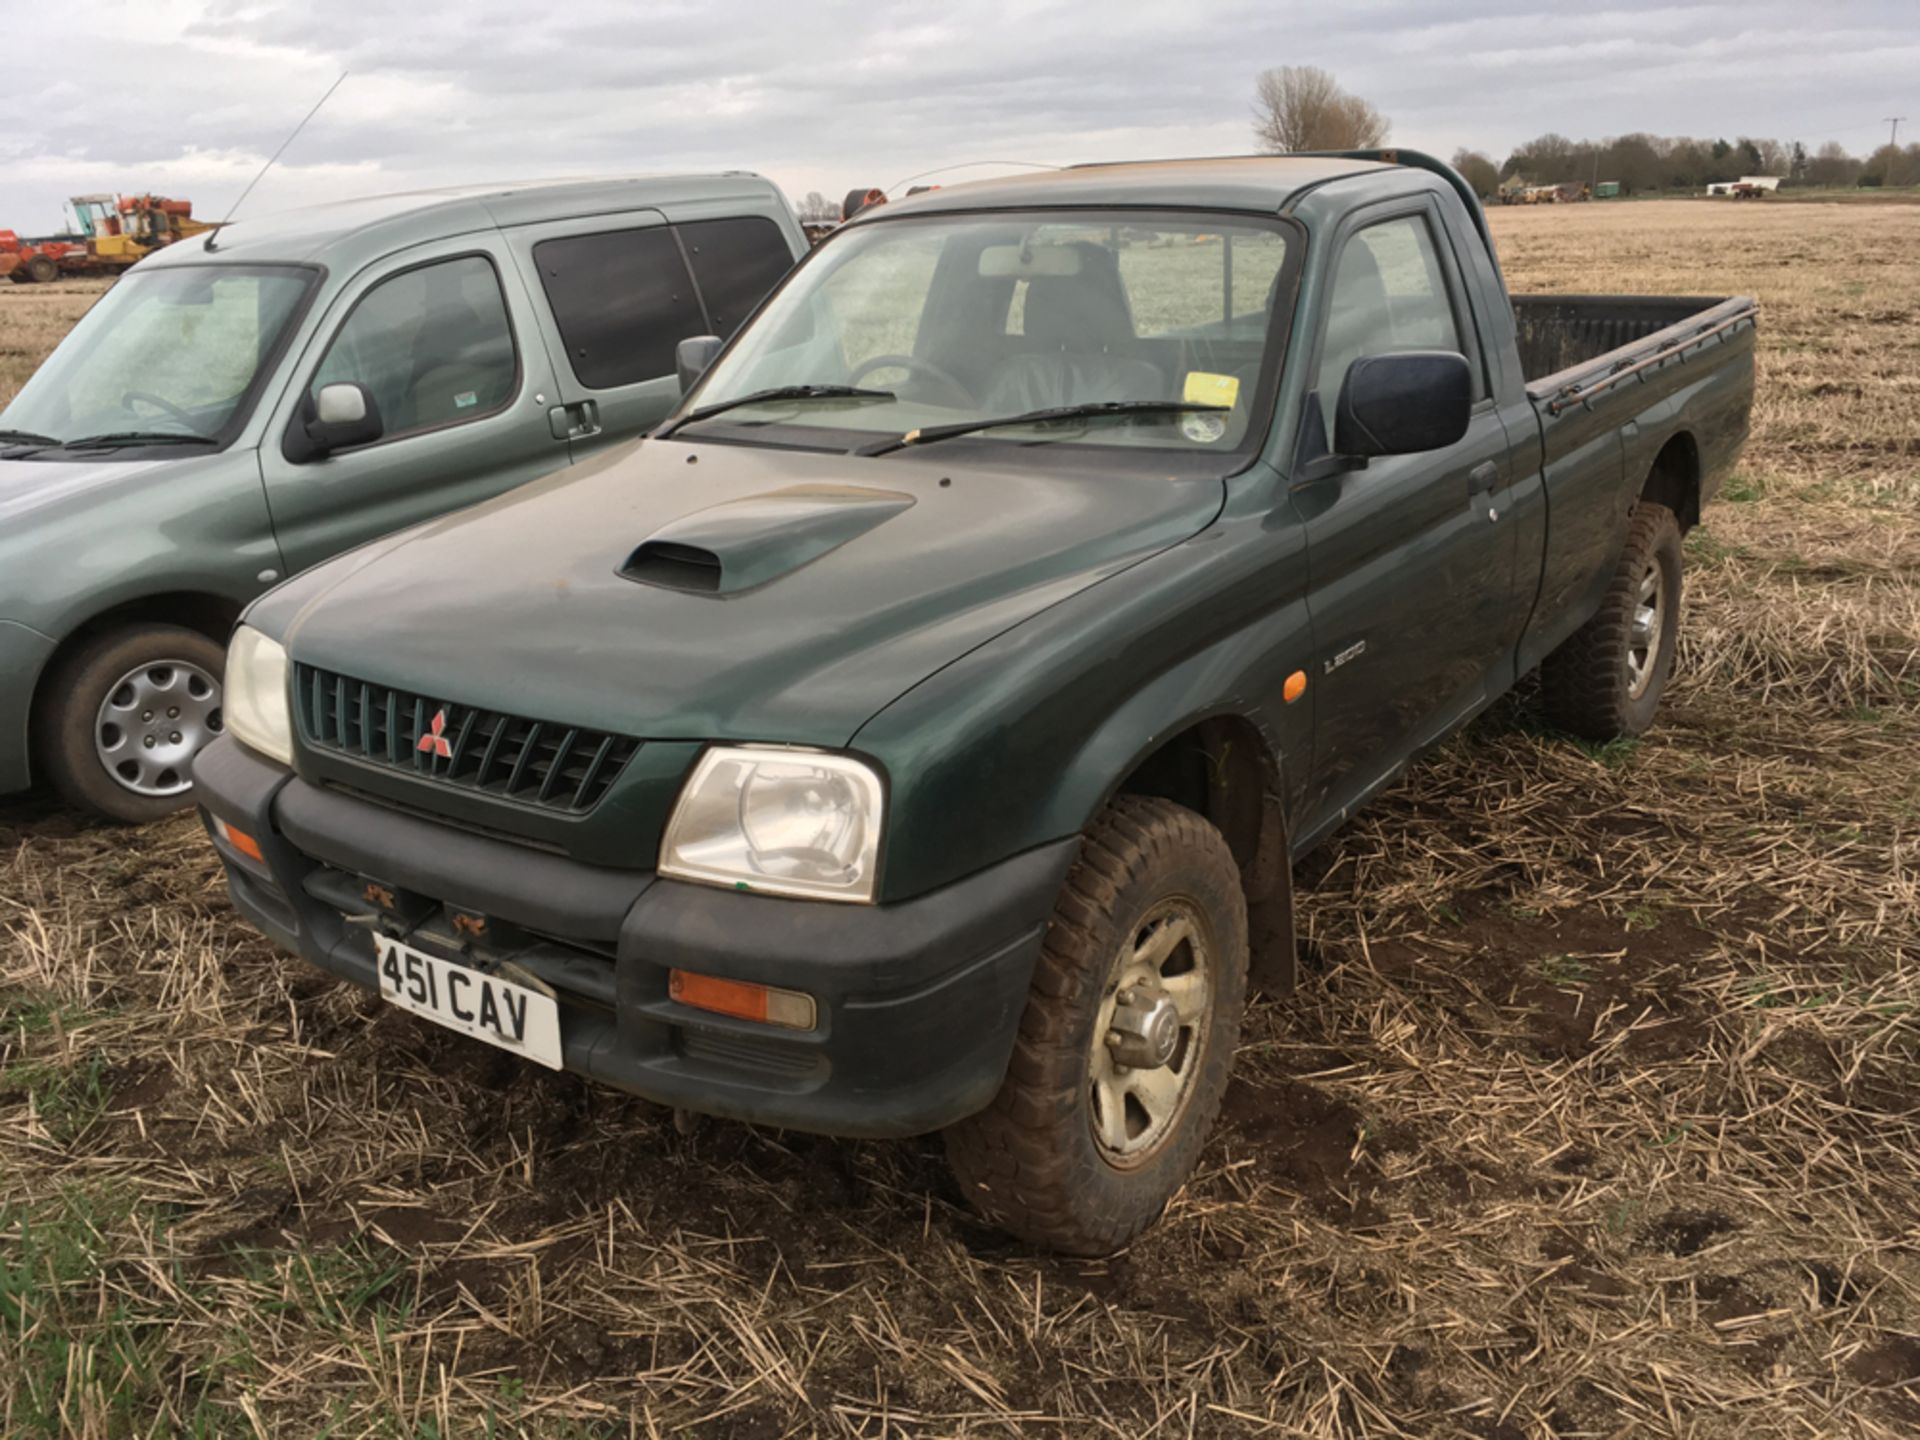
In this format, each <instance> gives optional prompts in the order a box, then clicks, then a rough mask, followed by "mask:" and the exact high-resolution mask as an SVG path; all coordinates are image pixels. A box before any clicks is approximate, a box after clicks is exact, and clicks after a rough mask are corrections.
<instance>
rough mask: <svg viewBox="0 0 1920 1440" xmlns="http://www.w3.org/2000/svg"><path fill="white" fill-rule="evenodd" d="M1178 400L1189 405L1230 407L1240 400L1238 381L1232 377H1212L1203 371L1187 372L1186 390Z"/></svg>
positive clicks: (1235, 377)
mask: <svg viewBox="0 0 1920 1440" xmlns="http://www.w3.org/2000/svg"><path fill="white" fill-rule="evenodd" d="M1180 398H1181V399H1182V400H1185V401H1186V402H1187V403H1188V404H1189V405H1226V406H1231V405H1232V404H1233V403H1234V401H1236V400H1238V399H1239V398H1240V381H1239V378H1238V377H1237V376H1233V375H1213V374H1209V373H1208V372H1207V371H1205V370H1189V371H1188V372H1187V388H1186V389H1185V390H1184V391H1182V392H1181V395H1180Z"/></svg>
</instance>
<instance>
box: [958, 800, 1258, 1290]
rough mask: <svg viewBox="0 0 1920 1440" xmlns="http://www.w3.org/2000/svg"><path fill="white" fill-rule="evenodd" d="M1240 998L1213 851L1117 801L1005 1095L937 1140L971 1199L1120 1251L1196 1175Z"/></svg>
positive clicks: (1187, 820) (1147, 804) (1084, 858)
mask: <svg viewBox="0 0 1920 1440" xmlns="http://www.w3.org/2000/svg"><path fill="white" fill-rule="evenodd" d="M1246 989H1247V911H1246V900H1245V897H1244V896H1243V894H1242V892H1241V889H1240V872H1239V867H1238V866H1237V865H1235V863H1234V859H1233V853H1232V852H1231V851H1230V850H1229V849H1228V848H1227V843H1226V840H1225V839H1224V838H1223V837H1222V836H1221V834H1220V832H1219V831H1218V830H1217V829H1215V828H1214V827H1213V826H1212V825H1210V824H1208V823H1207V821H1206V820H1204V819H1202V818H1201V817H1200V816H1199V815H1197V814H1195V813H1194V812H1193V811H1191V810H1188V809H1186V808H1185V807H1184V806H1181V805H1176V804H1174V803H1173V802H1172V801H1170V800H1161V799H1155V798H1150V797H1145V796H1122V797H1121V798H1119V799H1118V800H1116V801H1115V802H1114V803H1113V804H1112V805H1110V806H1109V807H1108V808H1107V809H1106V810H1105V811H1104V812H1103V813H1102V814H1101V815H1100V817H1099V818H1098V819H1097V820H1096V821H1095V822H1094V824H1093V825H1092V826H1091V827H1089V829H1088V830H1087V832H1086V835H1085V836H1084V838H1083V839H1082V841H1081V850H1080V857H1079V859H1078V860H1077V861H1076V862H1075V864H1074V867H1073V869H1072V871H1071V872H1070V873H1069V874H1068V876H1067V881H1066V885H1065V886H1064V887H1063V888H1062V890H1061V892H1060V899H1059V902H1058V904H1057V905H1056V907H1055V910H1054V916H1053V921H1052V924H1051V926H1050V927H1049V929H1048V932H1047V939H1046V943H1045V946H1044V947H1043V949H1042V951H1041V954H1040V961H1039V964H1038V966H1037V967H1036V968H1035V971H1034V977H1033V985H1032V988H1031V990H1030V991H1029V992H1028V997H1027V1008H1026V1011H1025V1013H1024V1014H1023V1016H1022V1017H1021V1021H1020V1033H1019V1038H1018V1040H1017V1041H1016V1042H1015V1046H1014V1054H1013V1060H1012V1063H1011V1065H1010V1066H1009V1067H1008V1074H1007V1079H1006V1083H1005V1084H1004V1085H1003V1086H1002V1087H1001V1090H1000V1093H999V1095H998V1096H996V1097H995V1099H994V1101H993V1103H992V1104H991V1105H989V1106H988V1107H987V1109H985V1110H984V1111H982V1112H981V1113H980V1114H978V1115H975V1116H972V1117H970V1118H969V1119H967V1120H964V1121H962V1122H960V1123H959V1124H958V1125H955V1126H953V1127H952V1128H951V1129H949V1130H948V1131H947V1155H948V1158H949V1160H950V1161H951V1163H952V1165H953V1168H954V1173H955V1174H956V1175H957V1176H958V1178H959V1181H960V1185H961V1188H962V1189H963V1190H964V1191H965V1192H966V1195H967V1198H968V1199H969V1200H970V1201H971V1202H972V1203H973V1205H974V1206H975V1208H976V1209H978V1210H979V1211H980V1212H981V1213H982V1214H983V1215H985V1216H986V1217H987V1218H988V1219H990V1220H992V1221H994V1222H995V1223H996V1224H998V1225H1001V1226H1003V1227H1004V1228H1006V1229H1008V1230H1010V1231H1012V1232H1013V1233H1015V1234H1016V1235H1019V1236H1021V1237H1022V1238H1024V1239H1027V1240H1031V1241H1035V1242H1037V1243H1039V1244H1042V1245H1047V1246H1050V1247H1052V1248H1053V1249H1056V1250H1062V1251H1066V1252H1068V1253H1070V1254H1078V1255H1103V1254H1107V1253H1110V1252H1111V1251H1114V1250H1117V1249H1118V1248H1119V1247H1121V1246H1122V1245H1125V1244H1126V1243H1127V1242H1128V1241H1129V1240H1131V1239H1132V1238H1133V1237H1134V1236H1135V1235H1137V1234H1139V1233H1140V1231H1141V1230H1143V1229H1145V1228H1146V1227H1147V1226H1148V1225H1149V1224H1151V1223H1152V1222H1153V1220H1154V1219H1155V1218H1156V1217H1157V1216H1158V1215H1159V1214H1160V1212H1161V1211H1162V1210H1163V1209H1164V1208H1165V1207H1166V1203H1167V1201H1168V1200H1169V1199H1171V1198H1172V1196H1173V1195H1174V1193H1175V1192H1176V1191H1178V1190H1179V1188H1180V1187H1181V1186H1182V1185H1183V1184H1185V1183H1186V1180H1187V1177H1188V1176H1189V1175H1190V1174H1191V1173H1192V1171H1193V1167H1194V1165H1195V1163H1196V1162H1197V1161H1198V1160H1199V1157H1200V1149H1201V1146H1202V1145H1203V1144H1204V1143H1205V1142H1206V1138H1207V1133H1208V1131H1209V1130H1210V1129H1211V1128H1212V1126H1213V1121H1214V1117H1215V1116H1216V1115H1217V1114H1218V1113H1219V1109H1220V1100H1221V1097H1222V1095H1224V1093H1225V1091H1226V1086H1227V1072H1228V1068H1229V1066H1230V1065H1231V1064H1232V1061H1233V1050H1234V1045H1235V1043H1236V1042H1237V1041H1238V1039H1239V1034H1240V1015H1241V1010H1242V1008H1243V1006H1244V1004H1245V1001H1246Z"/></svg>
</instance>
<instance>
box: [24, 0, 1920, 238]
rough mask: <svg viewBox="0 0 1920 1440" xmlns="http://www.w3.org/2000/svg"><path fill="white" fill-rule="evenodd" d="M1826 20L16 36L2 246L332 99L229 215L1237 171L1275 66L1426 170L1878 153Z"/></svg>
mask: <svg viewBox="0 0 1920 1440" xmlns="http://www.w3.org/2000/svg"><path fill="white" fill-rule="evenodd" d="M1822 18H1823V19H1825V20H1826V21H1828V22H1829V24H1828V25H1827V27H1826V28H1820V29H1816V28H1814V27H1813V26H1812V25H1811V24H1810V22H1809V19H1808V11H1807V9H1806V7H1805V6H1804V5H1802V4H1798V3H1784V0H1760V3H1752V4H1746V3H1734V0H1728V3H1712V4H1698V5H1677V6H1675V5H1664V4H1656V3H1652V0H1644V3H1640V0H1634V3H1627V0H1621V3H1616V4H1614V5H1612V6H1610V7H1608V8H1603V9H1599V10H1586V11H1574V10H1571V9H1569V8H1568V7H1565V6H1561V5H1557V4H1552V3H1550V0H1532V3H1523V0H1458V3H1455V4H1452V5H1450V6H1448V7H1447V8H1445V9H1444V10H1436V9H1435V7H1433V6H1432V5H1430V4H1422V3H1415V0H1362V3H1358V4H1349V5H1344V6H1340V7H1331V6H1326V5H1319V4H1315V5H1308V4H1304V3H1276V0H1194V3H1189V4H1187V5H1184V6H1180V5H1169V4H1167V3H1166V0H1155V3H1152V4H1146V3H1134V0H1112V3H1100V4H1095V3H1086V0H1078V3H1068V0H949V3H947V4H944V5H939V6H933V5H928V4H926V3H909V0H860V3H853V0H813V3H770V0H707V3H700V4H693V3H684V0H667V3H649V4H646V5H640V6H636V5H632V4H626V3H617V0H576V3H570V4H568V5H566V6H564V7H547V8H529V7H527V6H526V5H525V4H524V3H521V0H515V3H511V4H509V3H506V0H471V3H462V4H459V5H450V4H446V3H442V0H424V3H418V4H410V5H405V6H395V5H392V4H390V3H374V0H336V3H334V4H331V5H328V6H325V7H318V6H313V5H311V4H308V3H302V4H288V3H279V0H147V3H143V4H142V5H141V6H140V7H138V9H137V10H135V11H128V10H125V9H123V8H118V7H112V8H107V7H95V8H93V9H90V10H89V9H86V8H82V9H80V10H77V11H76V10H74V9H73V8H71V7H67V8H65V9H62V10H59V11H57V12H56V11H53V10H50V9H48V7H44V6H42V7H32V8H30V9H28V10H25V11H21V12H18V13H16V14H15V15H14V16H12V17H11V18H10V20H9V26H8V30H9V40H8V45H7V47H6V50H5V53H4V55H0V225H12V226H15V227H16V228H20V229H24V230H30V231H31V230H46V229H51V228H55V227H56V225H57V224H58V213H59V207H60V203H61V201H62V200H63V198H64V197H65V196H66V195H68V194H71V193H77V192H81V191H85V190H98V189H121V190H135V189H146V188H153V189H158V190H161V191H163V192H167V193H173V194H187V195H190V196H191V197H192V198H193V200H194V201H195V203H196V207H197V208H198V209H199V210H200V211H201V212H202V213H220V212H222V211H223V210H224V209H225V207H226V205H227V204H229V203H230V202H231V201H232V199H233V197H234V196H236V195H237V194H238V193H239V191H240V190H241V188H242V187H243V186H244V185H245V184H246V183H247V180H248V179H249V178H251V176H252V175H253V173H254V172H255V171H257V170H258V169H259V166H260V165H261V163H263V161H264V160H265V157H266V156H267V155H268V154H269V153H271V152H272V150H273V149H274V148H275V147H276V146H277V145H278V144H279V143H280V141H281V140H282V139H284V138H285V136H286V134H287V132H288V130H289V129H290V128H291V127H292V125H293V124H294V123H295V122H296V121H297V120H298V119H299V117H300V116H301V115H302V114H303V113H304V112H305V111H306V109H307V108H308V107H309V106H310V105H311V104H312V102H313V100H314V99H315V98H316V97H318V96H319V95H320V94H321V93H322V92H323V91H324V90H325V89H326V87H327V86H328V85H329V84H331V83H332V81H333V80H334V78H335V77H336V76H337V75H338V74H339V73H340V71H341V70H350V71H351V72H352V75H351V78H349V79H348V81H347V82H346V84H345V85H344V86H342V87H341V89H340V91H339V93H338V94H337V95H336V96H335V97H334V99H333V100H332V101H331V102H330V103H329V104H328V105H327V107H326V108H325V109H324V110H323V111H322V112H321V114H320V115H319V116H318V117H317V118H316V119H315V120H314V122H313V123H312V125H311V126H310V127H309V128H308V129H307V130H306V131H305V132H304V133H303V134H302V135H301V136H300V138H299V140H298V141H297V142H296V144H295V145H294V146H293V147H292V148H291V149H290V150H289V151H288V153H287V156H286V157H285V159H284V160H283V161H282V162H281V163H280V165H278V166H276V167H275V169H274V171H273V172H271V173H270V174H269V175H268V177H267V178H266V180H264V181H263V182H262V183H261V185H260V187H259V190H258V191H257V192H256V193H255V195H254V196H253V197H252V198H251V199H250V200H249V201H248V205H249V207H250V208H282V207H285V206H288V205H295V204H304V203H309V202H312V201H315V200H321V199H329V198H335V197H338V196H342V195H346V194H353V193H364V192H366V191H368V190H384V189H402V188H410V187H414V186H419V185H425V184H440V183H451V182H464V181H473V180H487V179H508V178H520V177H526V176H533V175H557V174H587V173H604V172H628V173H630V172H636V171H657V170H686V169H712V168H729V167H740V168H749V169H757V170H761V171H763V172H765V173H768V174H770V175H772V176H773V177H774V178H775V179H776V180H778V181H780V182H781V183H782V184H784V185H785V186H786V187H787V188H788V189H789V191H791V192H793V193H795V194H799V193H804V192H805V191H806V190H810V189H820V190H823V191H825V192H827V193H829V194H838V193H840V192H841V191H844V190H846V189H848V188H851V187H852V186H854V185H856V184H867V183H881V184H886V183H890V182H893V181H896V180H899V179H902V178H904V177H905V176H907V175H910V174H914V173H917V172H920V171H923V170H928V169H933V168H935V167H939V166H944V165H950V164H953V163H956V162H959V161H964V160H969V159H999V160H1027V161H1045V162H1069V161H1073V160H1081V159H1113V158H1119V157H1122V156H1127V155H1142V156H1146V155H1175V154H1197V153H1210V152H1211V153H1217V152H1221V151H1235V150H1242V149H1245V148H1246V147H1247V145H1248V144H1249V140H1250V136H1249V133H1248V100H1249V96H1250V92H1251V89H1252V83H1253V77H1254V74H1255V73H1256V72H1257V71H1258V70H1260V69H1262V68H1264V67H1266V66H1268V65H1276V64H1289V63H1311V64H1317V65H1321V66H1324V67H1325V68H1327V69H1330V70H1332V71H1333V72H1334V73H1335V74H1336V75H1338V76H1339V77H1340V78H1341V80H1342V81H1343V82H1344V83H1346V84H1347V85H1348V86H1349V88H1351V89H1354V90H1356V91H1357V92H1359V93H1361V94H1363V95H1365V96H1367V97H1368V98H1369V99H1371V100H1373V101H1374V102H1375V103H1376V104H1378V105H1379V106H1380V107H1381V108H1382V109H1383V110H1384V111H1386V113H1387V114H1388V115H1389V116H1390V117H1391V118H1392V120H1393V122H1394V138H1395V140H1397V141H1398V142H1400V143H1402V144H1407V145H1414V146H1422V147H1424V148H1429V149H1436V150H1441V151H1446V150H1450V149H1451V148H1452V147H1453V146H1454V145H1456V144H1461V143H1468V144H1473V145H1477V146H1480V147H1482V148H1486V149H1488V150H1491V151H1495V152H1504V150H1505V149H1507V148H1509V147H1510V146H1512V145H1513V144H1516V143H1518V142H1519V141H1521V140H1524V139H1527V138H1529V137H1531V136H1533V135H1535V134H1538V133H1540V132H1542V131H1545V130H1550V129H1551V130H1558V131H1561V132H1562V133H1566V134H1571V135H1602V134H1618V133H1622V132H1625V131H1630V130H1651V131H1655V132H1661V133H1706V134H1728V135H1732V134H1756V135H1777V136H1780V137H1782V138H1799V139H1803V140H1806V141H1808V142H1809V143H1810V144H1817V143H1818V142H1819V141H1821V140H1824V139H1827V138H1838V139H1840V140H1842V141H1843V143H1848V144H1850V145H1852V146H1853V147H1854V148H1857V149H1865V148H1868V147H1869V146H1870V145H1871V144H1872V142H1873V140H1874V138H1875V136H1876V134H1877V133H1879V132H1878V131H1877V126H1876V119H1877V117H1878V116H1879V115H1882V114H1891V113H1897V109H1898V106H1899V104H1900V102H1901V100H1902V98H1903V97H1910V96H1911V88H1910V87H1911V83H1912V82H1911V79H1910V77H1911V76H1912V75H1913V74H1914V73H1916V70H1917V69H1920V45H1916V43H1915V41H1914V38H1913V35H1912V27H1911V18H1910V12H1909V3H1908V0H1859V3H1850V4H1839V5H1829V6H1827V7H1826V8H1825V10H1824V11H1823V12H1822ZM1890 106H1892V107H1894V108H1892V109H1890V108H1888V107H1890ZM1908 108H1911V106H1910V105H1909V106H1908Z"/></svg>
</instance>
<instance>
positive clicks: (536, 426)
mask: <svg viewBox="0 0 1920 1440" xmlns="http://www.w3.org/2000/svg"><path fill="white" fill-rule="evenodd" d="M532 313H533V307H532V305H531V302H530V301H529V299H528V297H527V294H526V291H525V288H524V287H523V286H522V285H521V283H520V280H519V277H518V275H517V273H516V272H515V270H514V267H513V265H512V263H511V260H510V258H509V256H508V254H507V250H506V247H505V245H504V244H503V243H502V241H501V240H500V238H499V236H498V235H497V234H495V233H492V232H488V233H486V234H483V235H466V236H461V237H458V238H457V239H451V240H447V241H442V242H437V243H435V244H431V245H425V246H419V247H416V248H414V249H411V250H408V251H406V252H404V253H403V254H401V255H397V256H392V257H389V258H388V259H387V260H384V261H382V262H379V263H377V264H375V265H373V266H370V267H368V269H367V270H366V271H365V272H364V273H362V274H361V275H360V276H358V277H356V279H355V281H354V282H353V283H352V284H350V285H348V286H346V287H343V289H342V291H341V293H340V295H339V297H338V298H337V299H336V300H335V302H334V304H333V306H332V307H331V309H330V311H329V313H328V315H327V316H326V318H325V319H324V321H323V322H322V324H321V325H320V326H319V327H318V329H317V330H316V331H315V339H314V341H313V343H312V344H311V345H310V346H309V348H308V352H307V354H305V355H303V356H302V357H301V361H300V365H299V367H298V368H297V369H296V371H295V372H294V373H295V376H296V378H295V382H294V383H293V384H292V385H290V386H288V388H287V392H286V394H285V395H284V396H283V397H282V398H281V401H280V403H279V405H278V406H277V407H276V409H275V413H274V416H273V420H272V423H271V425H270V426H269V428H268V430H267V435H266V440H265V442H264V443H263V444H262V446H261V452H260V464H261V471H262V476H263V479H264V481H265V484H266V492H267V504H268V507H269V508H270V509H271V511H272V512H273V527H274V535H275V538H276V540H277V541H278V542H279V546H280V554H281V556H282V558H283V559H284V560H285V561H286V564H287V568H288V571H289V573H292V572H295V571H299V570H304V569H306V568H307V567H308V566H310V565H314V564H317V563H318V562H320V561H322V560H325V559H327V558H328V557H329V556H331V555H335V554H338V553H339V552H340V551H342V550H346V549H348V548H350V547H352V546H354V545H358V544H360V543H362V542H364V541H367V540H371V539H373V538H375V537H376V536H380V535H384V534H387V533H389V532H391V531H394V530H399V529H402V528H404V527H406V526H409V525H413V524H416V523H418V522H420V521H422V520H428V519H431V518H433V517H434V516H436V515H440V514H443V513H445V512H447V511H450V510H456V509H459V508H461V507H463V506H466V505H471V504H474V503H475V502H477V501H480V500H484V499H487V498H489V497H490V496H493V495H497V494H499V493H500V492H502V491H504V490H509V489H512V488H513V487H514V486H516V485H520V484H524V483H525V482H526V481H528V480H532V479H535V478H537V477H538V476H540V475H544V474H546V473H548V472H550V471H552V470H556V469H559V468H561V467H562V466H564V465H566V464H567V463H568V458H569V456H568V450H567V446H566V443H565V441H564V440H557V439H555V437H554V436H553V434H552V431H551V430H550V428H549V426H548V424H547V408H548V401H549V400H550V398H551V397H552V395H553V393H554V386H553V373H552V367H551V366H550V365H549V364H548V361H547V356H546V352H545V349H544V347H543V346H542V344H541V341H540V338H539V335H538V334H537V333H535V332H534V328H533V325H532ZM349 380H350V381H357V382H358V383H360V384H362V385H364V386H366V387H367V389H368V390H369V391H370V392H371V393H372V395H373V397H374V400H375V402H376V403H377V404H378V406H379V408H380V414H381V420H382V422H383V425H384V432H383V433H382V435H381V437H380V438H379V439H378V440H376V441H373V442H372V443H370V444H367V445H362V446H358V447H355V448H353V449H349V450H343V451H337V452H335V453H333V454H331V455H328V456H325V457H322V458H316V459H304V460H303V459H297V458H291V457H290V454H289V448H288V447H287V446H286V445H285V443H284V438H285V436H286V435H287V433H288V431H289V430H290V429H291V427H293V426H295V425H298V424H300V423H301V421H302V410H303V402H304V401H305V400H306V397H308V396H309V395H310V394H312V393H314V392H316V391H317V390H318V389H319V387H320V386H322V385H325V384H330V383H334V382H338V381H349ZM298 454H299V452H298V450H297V449H296V450H294V451H292V456H298Z"/></svg>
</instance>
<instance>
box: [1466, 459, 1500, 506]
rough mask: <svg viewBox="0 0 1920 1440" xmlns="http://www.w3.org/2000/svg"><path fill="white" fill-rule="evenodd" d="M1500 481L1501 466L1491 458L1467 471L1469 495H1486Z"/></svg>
mask: <svg viewBox="0 0 1920 1440" xmlns="http://www.w3.org/2000/svg"><path fill="white" fill-rule="evenodd" d="M1499 483H1500V467H1499V466H1498V465H1496V464H1494V463H1493V461H1491V460H1489V461H1487V462H1486V463H1485V464H1482V465H1476V466H1474V467H1473V469H1471V470H1469V471H1468V472H1467V495H1468V497H1469V498H1471V497H1472V496H1475V495H1485V494H1488V493H1489V492H1491V491H1492V489H1493V487H1494V486H1495V485H1497V484H1499Z"/></svg>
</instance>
